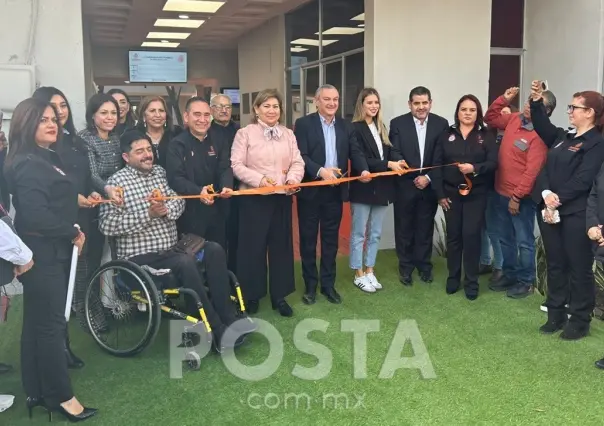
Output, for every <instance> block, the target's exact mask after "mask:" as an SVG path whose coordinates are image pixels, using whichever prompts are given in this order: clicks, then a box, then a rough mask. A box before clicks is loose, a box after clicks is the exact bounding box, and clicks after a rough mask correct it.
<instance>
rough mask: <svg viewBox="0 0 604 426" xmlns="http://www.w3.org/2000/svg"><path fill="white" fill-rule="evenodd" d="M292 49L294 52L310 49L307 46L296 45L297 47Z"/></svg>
mask: <svg viewBox="0 0 604 426" xmlns="http://www.w3.org/2000/svg"><path fill="white" fill-rule="evenodd" d="M290 50H291V51H292V52H304V51H305V50H308V49H307V48H305V47H301V46H296V47H292V48H291V49H290Z"/></svg>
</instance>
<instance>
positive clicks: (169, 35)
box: [147, 32, 191, 40]
mask: <svg viewBox="0 0 604 426" xmlns="http://www.w3.org/2000/svg"><path fill="white" fill-rule="evenodd" d="M190 35H191V33H161V32H150V33H149V34H147V38H170V39H178V40H184V39H186V38H187V37H189V36H190Z"/></svg>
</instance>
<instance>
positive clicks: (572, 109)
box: [566, 105, 591, 114]
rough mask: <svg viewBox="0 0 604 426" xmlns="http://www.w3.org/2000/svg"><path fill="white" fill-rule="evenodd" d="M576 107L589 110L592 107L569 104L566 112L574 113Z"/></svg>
mask: <svg viewBox="0 0 604 426" xmlns="http://www.w3.org/2000/svg"><path fill="white" fill-rule="evenodd" d="M576 109H584V110H588V109H591V108H588V107H584V106H580V105H569V106H567V107H566V112H567V113H569V114H571V113H573V112H574V111H575V110H576Z"/></svg>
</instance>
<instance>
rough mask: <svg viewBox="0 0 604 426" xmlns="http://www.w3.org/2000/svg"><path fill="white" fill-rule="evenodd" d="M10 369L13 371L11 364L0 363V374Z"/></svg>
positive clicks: (8, 371)
mask: <svg viewBox="0 0 604 426" xmlns="http://www.w3.org/2000/svg"><path fill="white" fill-rule="evenodd" d="M11 371H13V367H12V365H8V364H2V363H0V374H6V373H10V372H11Z"/></svg>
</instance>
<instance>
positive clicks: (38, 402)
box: [25, 396, 46, 419]
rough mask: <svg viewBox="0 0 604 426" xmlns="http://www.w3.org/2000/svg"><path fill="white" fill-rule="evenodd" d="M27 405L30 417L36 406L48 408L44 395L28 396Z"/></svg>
mask: <svg viewBox="0 0 604 426" xmlns="http://www.w3.org/2000/svg"><path fill="white" fill-rule="evenodd" d="M25 406H26V407H27V412H28V414H29V418H30V419H31V418H32V415H33V410H34V408H36V407H43V408H46V403H45V402H44V398H42V397H33V396H28V397H27V399H26V400H25Z"/></svg>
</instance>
